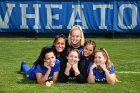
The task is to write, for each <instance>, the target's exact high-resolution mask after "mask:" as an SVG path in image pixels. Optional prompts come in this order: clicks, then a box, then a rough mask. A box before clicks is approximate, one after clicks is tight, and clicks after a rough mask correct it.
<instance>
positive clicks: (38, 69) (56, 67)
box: [27, 59, 60, 80]
mask: <svg viewBox="0 0 140 93" xmlns="http://www.w3.org/2000/svg"><path fill="white" fill-rule="evenodd" d="M47 70H48V69H47V68H46V67H45V66H44V67H43V68H41V67H40V65H39V64H38V65H37V66H36V67H35V66H32V68H31V69H30V70H29V71H28V72H27V75H28V77H29V79H32V80H36V76H35V73H41V74H42V75H45V73H46V72H47ZM59 71H60V61H59V60H58V59H56V62H55V65H54V67H52V68H51V72H50V74H49V77H48V80H52V77H53V74H54V72H59Z"/></svg>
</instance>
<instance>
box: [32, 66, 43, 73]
mask: <svg viewBox="0 0 140 93" xmlns="http://www.w3.org/2000/svg"><path fill="white" fill-rule="evenodd" d="M34 72H35V73H42V70H41V67H40V65H37V66H36V68H35V70H34Z"/></svg>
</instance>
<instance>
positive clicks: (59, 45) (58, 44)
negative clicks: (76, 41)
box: [54, 38, 66, 52]
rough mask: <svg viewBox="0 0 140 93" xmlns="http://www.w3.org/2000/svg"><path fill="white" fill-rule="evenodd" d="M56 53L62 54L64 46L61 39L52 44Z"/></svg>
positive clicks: (63, 41)
mask: <svg viewBox="0 0 140 93" xmlns="http://www.w3.org/2000/svg"><path fill="white" fill-rule="evenodd" d="M54 46H55V48H56V51H57V52H62V51H63V50H64V48H65V46H66V44H65V40H64V39H63V38H58V39H57V40H56V42H55V44H54Z"/></svg>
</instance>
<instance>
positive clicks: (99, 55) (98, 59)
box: [94, 52, 107, 65]
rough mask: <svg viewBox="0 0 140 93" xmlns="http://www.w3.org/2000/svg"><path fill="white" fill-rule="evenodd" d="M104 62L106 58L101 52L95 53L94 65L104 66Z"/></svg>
mask: <svg viewBox="0 0 140 93" xmlns="http://www.w3.org/2000/svg"><path fill="white" fill-rule="evenodd" d="M106 60H107V58H105V57H104V56H103V54H102V52H96V53H95V58H94V62H95V63H96V65H101V64H105V63H106Z"/></svg>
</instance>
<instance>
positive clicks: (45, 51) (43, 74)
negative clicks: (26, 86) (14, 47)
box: [20, 47, 60, 85]
mask: <svg viewBox="0 0 140 93" xmlns="http://www.w3.org/2000/svg"><path fill="white" fill-rule="evenodd" d="M59 70H60V61H59V60H58V59H56V57H55V53H54V51H53V49H51V48H47V47H44V48H42V51H41V53H40V56H39V57H38V59H37V60H36V61H35V62H34V65H33V66H32V68H29V67H28V66H27V65H26V64H25V63H22V64H21V69H20V71H21V72H25V73H26V76H27V77H28V78H29V79H31V80H37V83H45V82H46V84H49V85H51V84H53V83H55V82H56V81H57V78H58V74H59Z"/></svg>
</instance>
